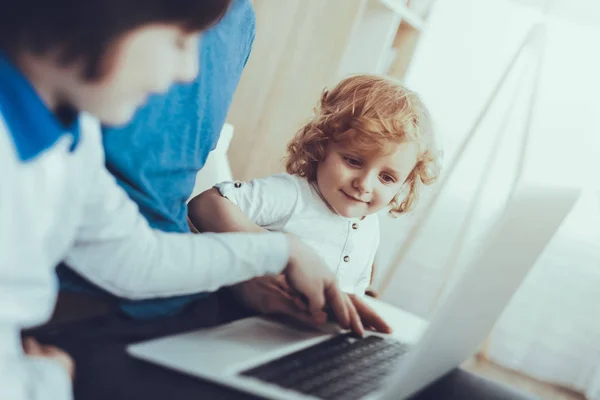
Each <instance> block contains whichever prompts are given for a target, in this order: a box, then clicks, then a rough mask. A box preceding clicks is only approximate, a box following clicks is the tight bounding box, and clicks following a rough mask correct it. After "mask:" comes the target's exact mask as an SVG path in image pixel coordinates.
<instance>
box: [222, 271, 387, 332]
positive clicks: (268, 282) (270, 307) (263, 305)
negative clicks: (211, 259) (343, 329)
mask: <svg viewBox="0 0 600 400" xmlns="http://www.w3.org/2000/svg"><path fill="white" fill-rule="evenodd" d="M232 289H233V292H234V293H235V294H236V296H237V297H238V300H239V301H240V302H241V303H242V304H244V305H245V306H246V307H248V308H250V309H252V310H254V311H257V312H259V313H262V314H282V315H286V316H289V317H291V318H293V319H294V320H296V321H298V322H301V323H304V324H307V325H309V326H319V325H322V324H324V323H325V322H327V320H328V315H327V313H326V312H324V311H319V312H316V313H310V312H309V311H308V308H307V306H306V304H305V303H304V302H303V301H302V300H301V299H300V298H299V297H298V294H297V293H296V292H295V291H294V290H293V289H291V288H290V287H289V285H288V284H287V282H286V278H285V276H284V275H277V276H263V277H260V278H254V279H251V280H249V281H246V282H243V283H240V284H238V285H236V286H233V287H232ZM343 297H344V299H345V301H347V302H348V303H350V304H349V307H353V308H354V309H355V310H356V312H357V315H358V318H359V319H360V321H361V322H362V324H361V325H357V324H354V325H353V326H351V328H352V330H354V331H355V332H356V331H358V332H356V333H359V334H362V329H361V328H362V326H363V325H364V326H365V327H366V328H367V329H369V330H372V331H376V332H382V333H390V332H391V331H392V329H391V328H390V327H389V325H388V324H387V323H386V322H385V321H384V320H383V318H381V317H380V316H379V315H378V314H377V313H376V312H375V311H374V310H373V309H372V308H371V307H369V306H368V305H367V304H366V303H365V302H364V301H363V300H361V298H360V297H359V296H356V295H354V294H346V293H343Z"/></svg>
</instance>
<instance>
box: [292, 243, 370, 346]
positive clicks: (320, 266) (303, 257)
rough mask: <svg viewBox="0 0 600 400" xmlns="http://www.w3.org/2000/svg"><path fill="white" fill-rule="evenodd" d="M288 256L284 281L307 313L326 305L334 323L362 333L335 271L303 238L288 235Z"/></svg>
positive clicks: (318, 311)
mask: <svg viewBox="0 0 600 400" xmlns="http://www.w3.org/2000/svg"><path fill="white" fill-rule="evenodd" d="M287 237H288V241H289V246H290V256H289V260H288V266H287V268H286V269H285V270H284V271H283V274H284V275H285V277H286V282H287V283H288V285H289V286H290V288H292V289H293V290H294V291H295V292H297V293H298V295H299V296H300V297H301V299H302V300H303V301H304V302H305V303H306V305H307V307H308V312H309V313H310V315H318V314H319V313H321V312H323V310H324V309H325V307H326V306H327V308H328V309H330V310H331V313H332V314H333V316H334V318H335V320H336V321H337V323H338V324H339V325H340V326H341V327H342V328H345V329H348V328H351V329H352V330H353V331H354V332H355V333H357V334H359V335H362V334H363V333H364V328H363V326H362V323H361V321H360V317H359V316H358V313H357V312H356V309H355V308H354V305H353V303H352V302H351V301H350V300H348V298H347V297H346V296H344V294H343V293H342V292H341V291H340V290H339V288H338V286H337V283H336V281H335V275H334V274H333V273H332V272H331V271H330V270H329V268H328V267H327V265H326V264H325V262H324V261H323V260H322V259H321V258H320V257H319V256H318V255H317V254H316V253H315V252H314V251H313V250H312V249H311V248H310V247H309V246H308V245H306V244H305V243H304V242H302V241H301V240H300V239H298V238H296V237H295V236H293V235H287Z"/></svg>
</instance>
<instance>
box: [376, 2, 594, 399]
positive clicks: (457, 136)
mask: <svg viewBox="0 0 600 400" xmlns="http://www.w3.org/2000/svg"><path fill="white" fill-rule="evenodd" d="M590 4H593V3H591V2H590ZM597 7H598V8H599V10H597V11H599V12H600V6H597ZM534 11H535V10H534V9H532V8H529V7H524V6H521V5H519V4H517V3H515V2H513V1H509V0H485V1H481V0H453V1H449V0H447V1H445V0H440V1H438V2H437V3H436V4H435V5H434V8H433V10H432V14H431V17H430V20H429V27H428V29H427V31H426V33H425V35H424V37H423V38H422V40H421V42H420V44H419V49H418V52H417V54H416V57H415V60H414V62H413V63H412V64H411V70H410V71H409V74H408V75H407V78H406V83H407V84H408V85H409V86H410V87H412V88H413V89H415V90H417V91H418V92H420V93H421V94H422V96H423V98H424V100H425V101H426V103H427V104H428V105H429V107H430V109H431V112H432V114H433V116H434V119H435V122H436V125H437V129H438V132H440V136H441V141H442V144H443V146H444V148H445V153H446V156H445V158H446V159H447V160H448V159H451V158H452V154H453V152H455V151H456V147H457V144H458V143H459V142H460V140H461V139H462V135H464V134H465V133H466V132H467V131H468V130H469V128H470V126H471V124H472V123H473V121H474V119H475V118H476V117H477V113H478V112H479V110H481V107H482V104H483V103H484V102H485V100H486V99H487V97H488V96H489V94H490V91H491V90H492V88H493V86H494V84H495V83H496V81H497V79H498V77H499V76H500V75H501V73H502V71H503V69H504V68H505V67H506V63H507V62H508V60H509V59H510V58H511V55H512V54H513V53H514V51H515V50H516V48H517V47H518V46H519V44H520V42H521V41H522V39H523V37H524V35H525V34H526V32H527V31H528V30H529V28H530V27H531V25H532V23H533V21H534V19H535V16H536V13H535V12H534ZM598 43H600V19H598V20H597V21H595V20H594V19H589V20H587V21H585V23H581V22H578V21H574V20H571V19H565V18H561V16H560V15H559V16H557V17H552V18H551V19H550V21H549V23H548V35H547V41H546V51H545V53H544V59H543V67H542V68H543V69H542V72H541V77H540V85H539V87H538V92H537V96H536V102H535V104H534V108H533V112H534V114H533V115H534V118H533V121H532V125H531V131H530V135H531V137H530V138H531V141H530V143H529V146H528V152H527V158H526V164H525V171H524V179H525V180H526V181H528V182H543V183H547V184H553V185H561V184H565V185H567V184H569V185H572V184H577V185H581V186H583V187H584V188H585V189H584V194H583V196H582V198H581V199H580V201H579V202H578V204H577V206H576V207H575V209H574V210H573V212H572V213H571V215H569V217H568V218H567V220H566V221H565V223H564V224H563V226H562V227H561V228H560V230H559V231H558V232H557V234H556V236H555V237H554V239H553V240H552V242H551V243H550V245H549V246H548V248H547V249H546V251H545V252H544V254H543V255H542V257H540V259H539V260H538V262H537V263H536V265H535V266H534V267H533V269H532V271H531V273H530V274H529V276H528V277H527V279H526V280H525V282H524V283H523V285H522V287H521V288H520V289H519V291H518V293H517V294H516V295H515V297H514V298H513V300H512V301H511V303H510V305H509V306H508V307H507V309H506V310H505V312H504V314H503V316H502V317H501V318H500V320H499V321H498V323H497V325H496V327H495V328H494V330H493V332H492V333H491V336H490V342H489V346H488V356H489V357H490V358H491V359H492V360H494V361H496V362H498V363H500V364H503V365H505V366H507V367H509V368H512V369H515V370H519V371H522V372H524V373H527V374H529V375H531V376H534V377H536V378H539V379H543V380H547V381H550V382H553V383H557V384H561V385H565V386H568V387H571V388H574V389H577V390H580V391H582V392H585V393H586V394H587V395H588V396H589V397H590V398H594V399H596V398H597V399H600V315H599V314H600V265H599V264H600V199H599V196H598V188H599V187H600V179H599V178H598V172H599V171H600V162H599V161H598V160H599V159H600V157H599V154H600V153H599V152H598V148H599V144H600V142H599V139H598V137H600V95H598V93H600V60H599V57H597V53H598V50H597V48H598ZM534 60H535V58H534V53H533V52H532V51H530V50H528V51H526V52H525V53H524V57H522V58H521V59H520V61H519V63H518V65H517V66H516V68H515V70H514V73H513V74H511V75H510V76H509V78H508V80H507V82H506V84H505V85H504V87H503V88H502V92H501V93H500V95H499V97H498V98H497V101H496V102H495V103H494V105H493V107H492V109H491V110H490V111H489V113H487V117H486V119H485V120H484V123H483V125H482V126H481V128H480V130H479V131H478V134H477V136H476V139H475V140H474V142H473V143H472V145H471V146H470V147H469V150H468V151H467V153H466V154H465V156H464V157H463V159H462V160H461V163H460V165H459V168H458V169H457V170H456V171H455V174H453V176H452V177H451V178H450V181H449V183H448V186H447V187H446V188H445V190H444V192H443V193H442V195H441V197H440V201H439V202H438V204H437V206H436V208H435V209H434V210H433V211H432V213H431V215H430V216H429V218H428V219H427V223H426V224H425V225H424V229H423V230H422V231H421V233H420V235H419V237H418V239H417V240H416V241H415V243H414V245H413V246H412V248H411V251H410V252H409V253H408V255H407V256H406V257H405V258H404V259H403V261H402V263H401V265H399V266H397V267H398V269H397V271H396V273H395V275H394V276H393V279H392V280H391V283H390V285H389V286H388V289H387V290H386V292H385V293H384V294H383V297H384V299H385V300H387V301H390V302H392V303H393V304H396V305H399V306H401V307H403V308H405V309H408V310H409V311H412V312H414V313H417V314H419V315H423V316H425V317H428V316H430V315H431V312H432V310H433V309H434V308H435V301H436V299H437V298H438V295H439V291H440V288H442V287H443V285H444V283H445V282H446V281H452V280H453V279H456V277H457V276H459V275H460V271H461V269H460V267H461V266H464V265H465V264H466V262H467V261H468V259H469V257H470V255H471V252H470V249H472V248H473V247H474V246H476V245H477V243H478V240H479V238H480V237H481V233H482V232H485V231H486V229H487V227H488V226H489V223H490V221H492V220H493V218H494V217H495V215H496V211H497V210H498V209H499V207H500V206H501V205H502V204H503V202H504V201H505V199H506V196H507V194H508V190H509V187H510V185H511V183H512V179H513V176H514V172H515V168H516V161H517V157H518V151H519V144H520V140H521V138H522V135H523V125H524V120H525V117H526V115H527V101H528V95H529V93H528V90H531V86H532V80H533V76H532V74H531V73H528V71H530V70H531V68H530V67H531V66H532V63H533V62H534ZM511 105H512V106H514V108H513V111H514V112H513V113H512V114H508V113H507V111H508V110H509V109H510V108H511V107H510V106H511ZM503 122H506V127H505V129H503V134H502V135H503V136H502V142H501V143H499V144H495V143H494V138H495V137H496V136H495V135H496V133H497V131H498V129H499V127H500V126H502V124H503ZM492 147H495V148H496V150H497V159H496V162H495V163H494V164H493V166H492V167H491V170H490V171H489V174H490V176H489V179H488V180H487V182H486V184H485V187H484V189H483V192H482V193H481V201H480V204H479V207H478V208H477V209H476V211H475V214H474V218H473V220H472V224H471V225H470V229H469V231H468V232H467V237H466V241H465V246H464V249H463V251H462V252H461V253H460V257H459V263H458V266H459V268H457V269H456V271H452V274H450V275H448V274H447V273H446V271H445V269H444V266H445V265H446V261H447V260H448V257H449V255H450V254H451V250H452V247H453V245H454V243H455V242H454V241H455V238H456V236H457V234H458V232H459V230H460V226H461V224H462V222H463V221H464V218H465V216H466V213H467V212H468V210H469V208H470V207H471V206H472V204H473V203H472V199H473V198H474V197H475V194H476V193H475V191H476V186H477V182H478V179H479V177H480V174H481V173H483V172H484V171H483V169H484V165H485V164H486V160H488V159H489V157H490V154H491V148H492ZM427 195H428V194H427V193H425V196H424V197H425V198H426V197H427ZM423 203H424V201H423ZM418 212H419V211H418V209H417V213H418ZM415 218H416V216H410V217H403V218H401V219H398V220H390V219H388V218H382V232H383V234H382V238H383V240H382V247H381V252H380V254H379V256H378V258H379V259H378V265H379V270H378V277H379V278H380V279H381V277H382V276H383V275H384V274H383V273H382V272H383V271H382V270H385V269H386V268H390V267H391V264H392V263H393V260H394V255H395V253H396V251H397V249H398V244H399V243H402V241H403V240H405V239H406V237H405V235H406V231H407V229H408V227H409V226H410V224H411V222H414V219H415ZM376 282H377V281H376ZM378 283H381V282H378Z"/></svg>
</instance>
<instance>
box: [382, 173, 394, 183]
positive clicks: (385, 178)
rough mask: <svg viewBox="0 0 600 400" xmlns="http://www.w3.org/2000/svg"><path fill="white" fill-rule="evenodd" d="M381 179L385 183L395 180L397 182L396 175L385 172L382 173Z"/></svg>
mask: <svg viewBox="0 0 600 400" xmlns="http://www.w3.org/2000/svg"><path fill="white" fill-rule="evenodd" d="M381 180H382V181H383V182H384V183H394V182H396V179H394V177H393V176H391V175H387V174H383V175H381Z"/></svg>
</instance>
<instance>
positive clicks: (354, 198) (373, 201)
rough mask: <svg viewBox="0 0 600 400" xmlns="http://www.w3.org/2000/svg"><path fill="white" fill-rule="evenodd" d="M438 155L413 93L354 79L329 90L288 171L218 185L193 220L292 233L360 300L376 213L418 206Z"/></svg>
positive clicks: (374, 243) (209, 226) (193, 207)
mask: <svg viewBox="0 0 600 400" xmlns="http://www.w3.org/2000/svg"><path fill="white" fill-rule="evenodd" d="M437 156H438V154H437V152H436V150H435V148H434V141H433V136H432V132H431V121H430V118H429V115H428V112H427V110H426V108H425V106H424V105H423V103H422V102H421V100H420V99H419V97H418V96H417V95H416V94H415V93H413V92H411V91H410V90H408V89H406V88H405V87H403V86H402V85H401V84H399V83H397V82H394V81H392V80H389V79H386V78H382V77H377V76H368V75H358V76H352V77H349V78H347V79H344V80H343V81H342V82H340V83H339V84H338V85H337V86H336V87H335V88H333V89H332V90H329V91H325V92H323V94H322V96H321V101H320V103H319V104H318V106H317V108H316V110H315V116H314V117H313V119H312V120H311V121H310V122H309V123H308V124H307V125H305V126H304V127H303V128H302V129H300V131H299V132H298V133H297V134H296V136H295V137H294V138H293V139H292V141H291V143H290V144H289V145H288V157H287V164H286V167H287V172H288V173H287V174H279V175H274V176H269V177H266V178H263V179H255V180H253V181H251V182H247V183H245V182H244V183H243V182H226V183H221V184H218V185H216V187H215V189H211V190H210V191H207V192H205V193H203V194H201V195H199V196H198V197H196V198H195V199H193V200H192V201H191V202H190V205H189V215H190V220H191V221H192V223H193V224H194V225H196V227H197V228H198V229H200V230H211V231H225V230H256V228H253V224H256V225H258V226H260V227H262V228H264V229H267V230H270V231H283V232H288V233H292V234H294V235H296V236H298V237H299V238H300V239H301V240H302V241H304V242H305V243H307V244H308V245H309V246H310V247H312V248H313V249H315V250H316V252H317V253H318V254H319V255H320V256H321V257H322V258H323V259H324V261H325V263H326V264H327V265H328V266H329V268H330V269H331V270H332V271H333V272H334V273H335V274H336V276H337V281H338V284H339V286H340V287H341V289H342V290H343V291H345V292H348V293H353V294H356V295H360V296H362V295H364V294H365V291H366V290H367V288H368V286H369V284H370V281H371V272H372V265H373V260H374V257H375V252H376V251H377V247H378V244H379V223H378V218H377V216H376V215H375V214H376V213H377V212H378V211H381V210H383V209H385V208H387V209H388V210H389V213H390V214H391V215H393V216H398V215H401V214H404V213H406V212H408V211H409V210H411V209H412V208H413V207H414V205H415V203H416V200H417V196H418V192H419V186H420V184H421V183H424V184H426V185H429V184H431V183H432V182H434V181H435V180H436V178H437V176H438V172H439V168H438V162H437V161H438V159H437ZM403 189H406V193H405V194H404V196H403ZM240 210H241V212H242V213H243V214H244V216H240V213H239V211H240ZM245 217H247V218H245ZM248 218H249V221H248Z"/></svg>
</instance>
